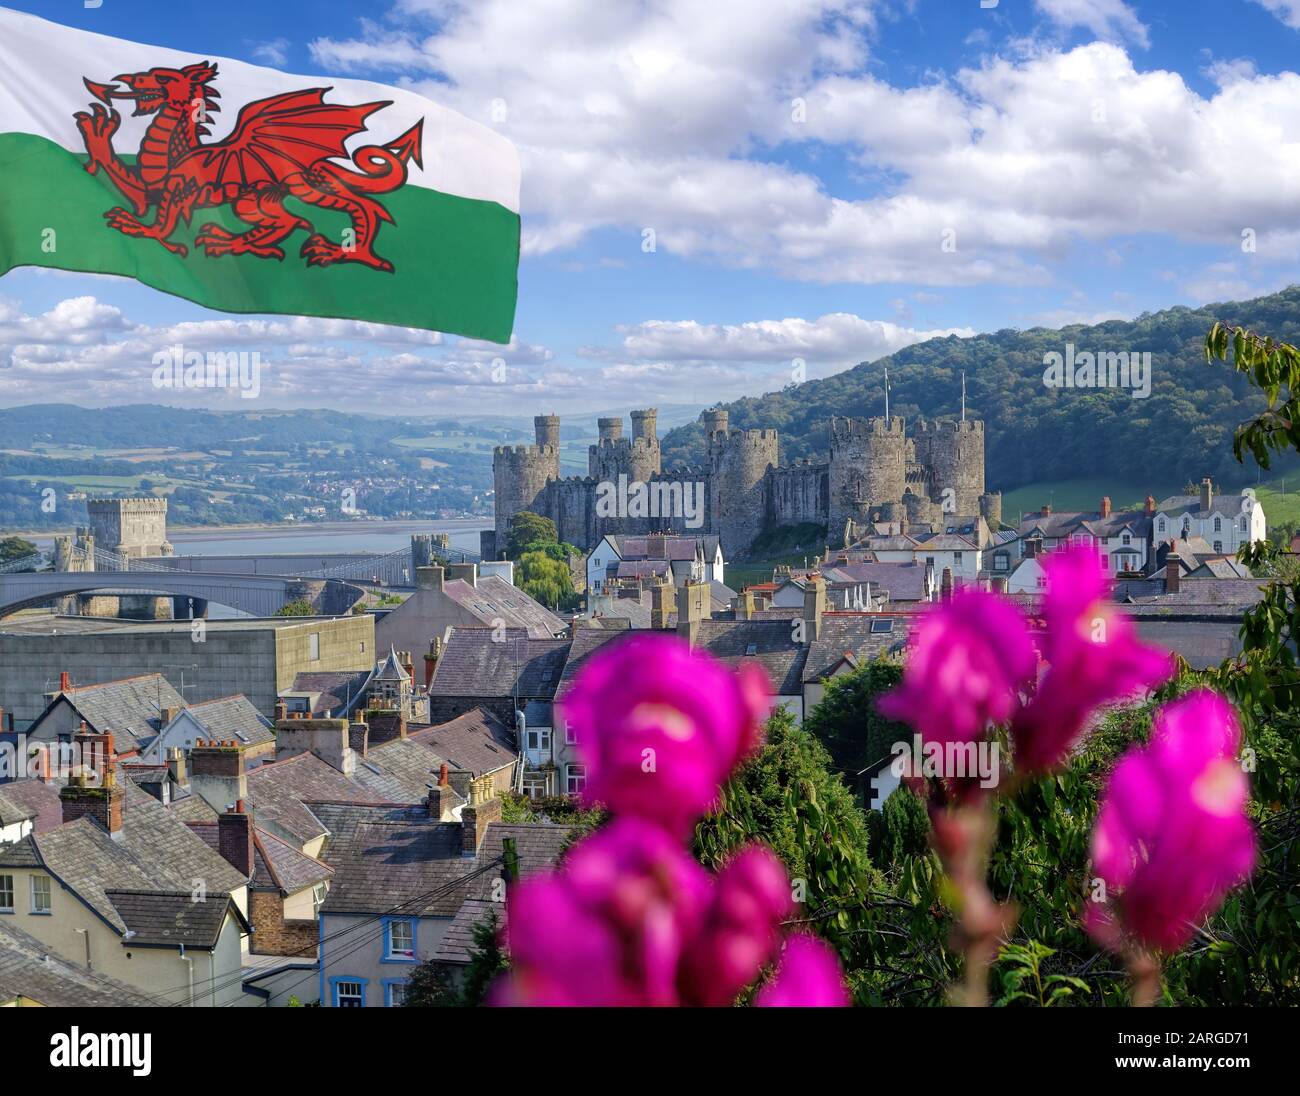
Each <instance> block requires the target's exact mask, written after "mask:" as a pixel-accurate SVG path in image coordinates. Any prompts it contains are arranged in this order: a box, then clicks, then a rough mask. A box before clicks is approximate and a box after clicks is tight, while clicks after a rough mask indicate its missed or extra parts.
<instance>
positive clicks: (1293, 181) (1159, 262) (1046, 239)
mask: <svg viewBox="0 0 1300 1096" xmlns="http://www.w3.org/2000/svg"><path fill="white" fill-rule="evenodd" d="M6 2H7V4H8V6H10V7H15V8H19V9H22V10H26V11H30V12H33V13H35V14H38V15H41V16H43V17H45V18H49V19H53V20H56V21H58V22H62V23H65V24H68V25H72V26H78V27H84V28H86V29H88V30H94V31H96V32H99V33H104V34H109V35H113V36H117V37H123V38H132V39H135V40H138V41H146V42H152V43H157V44H159V45H165V46H170V47H174V48H179V49H185V50H192V51H193V52H195V54H196V55H203V56H225V57H236V58H240V59H243V60H247V61H251V62H254V63H262V64H270V65H273V66H274V67H276V68H280V69H283V70H285V71H290V72H296V73H302V74H311V75H323V76H329V75H343V74H346V75H355V76H363V77H366V78H370V79H375V80H379V81H383V82H388V83H401V84H404V85H408V86H411V87H413V88H415V89H417V90H419V91H421V92H422V93H424V94H426V95H428V96H429V97H430V98H434V99H437V100H439V101H440V102H443V103H445V104H446V105H448V106H451V107H453V108H454V109H457V110H460V111H461V112H462V113H465V114H467V115H469V116H470V117H475V118H477V119H479V120H481V121H484V122H490V123H492V124H494V125H495V126H496V128H498V129H499V130H500V131H501V132H503V133H504V134H506V135H507V136H509V137H510V138H511V139H512V140H513V141H514V142H515V143H516V146H517V147H518V148H519V150H520V155H521V160H522V163H523V169H524V181H523V217H524V242H525V256H524V259H523V261H522V265H521V269H520V297H519V310H518V316H517V320H516V325H515V332H516V342H515V343H514V344H512V345H511V346H510V347H508V348H506V349H504V350H501V349H497V348H491V347H487V346H484V345H482V344H474V343H468V342H465V341H463V340H458V339H455V338H451V337H448V338H446V339H444V340H442V341H441V342H439V343H438V344H436V345H431V346H422V347H421V346H417V347H412V346H411V345H410V344H409V340H406V341H405V342H404V341H403V340H402V339H401V338H397V337H396V336H395V337H394V338H393V339H392V340H387V339H385V338H384V336H383V334H382V333H380V334H378V335H376V333H375V332H374V331H373V330H372V329H360V328H358V329H356V330H348V329H346V328H340V327H339V326H338V325H334V326H333V327H329V326H327V325H319V327H318V328H313V326H312V324H311V323H310V322H304V323H301V324H298V325H292V326H290V325H286V324H285V322H284V321H280V320H277V319H276V318H274V317H268V318H267V321H268V322H267V323H263V324H258V323H256V322H252V323H250V322H248V321H247V320H246V318H232V317H223V316H220V315H219V314H216V313H213V312H209V311H207V310H204V309H201V308H198V307H197V306H193V305H190V304H187V303H186V302H183V301H178V300H175V299H172V298H169V297H167V296H165V295H162V294H159V293H157V292H154V291H152V290H149V289H146V288H144V287H141V286H137V285H134V284H132V283H130V282H126V281H122V280H118V279H107V278H90V277H84V276H73V275H63V274H51V273H37V272H33V271H22V270H20V271H15V272H12V273H10V274H9V275H7V276H5V277H4V278H0V364H3V363H4V362H5V360H6V359H9V361H10V368H9V369H0V403H6V404H17V403H26V402H35V401H37V400H40V401H42V402H44V401H47V400H67V401H69V402H78V403H85V404H99V403H126V402H146V401H152V400H155V399H157V398H158V393H157V392H152V391H150V390H148V389H147V388H145V389H142V387H141V384H140V376H141V372H140V363H141V361H142V360H143V361H146V362H147V360H148V357H149V353H150V347H156V346H162V345H168V342H169V341H174V336H175V334H176V331H177V330H178V328H177V327H176V325H178V324H184V325H187V326H186V327H184V328H182V329H180V330H183V331H185V332H188V333H190V334H191V335H192V336H193V337H194V338H195V339H198V338H199V337H200V336H199V335H198V334H196V333H199V332H202V333H203V336H202V337H204V338H207V339H208V340H209V341H214V340H215V341H218V342H220V343H221V345H223V346H224V347H239V348H242V347H244V346H248V347H250V348H258V349H261V351H262V353H263V355H264V357H265V358H266V360H267V362H268V368H269V371H270V373H271V378H272V379H271V381H270V383H267V384H265V385H264V395H263V397H262V399H263V400H264V401H266V403H267V404H268V405H275V406H322V405H328V406H336V407H344V408H353V409H361V410H384V409H390V410H391V409H392V407H393V397H394V394H395V393H398V392H400V394H401V397H402V404H403V408H402V409H403V410H406V411H413V410H417V409H419V408H420V407H421V405H423V407H424V408H425V409H427V410H428V412H429V413H431V414H442V413H458V414H489V413H501V414H531V413H533V412H534V411H536V410H540V409H542V408H543V407H546V408H548V409H549V408H553V409H556V410H558V411H560V412H561V413H573V414H578V413H581V412H583V411H590V410H592V409H596V408H609V407H616V406H629V405H634V404H638V403H651V402H658V403H683V404H687V403H707V402H711V401H713V400H716V399H723V398H733V397H735V396H739V395H744V394H756V393H758V392H761V391H764V390H768V389H771V388H773V387H776V386H779V385H780V384H783V383H786V382H788V381H789V380H790V379H791V377H792V376H793V375H794V374H793V370H794V365H793V363H795V362H796V361H798V360H801V361H803V362H804V363H805V365H804V370H805V372H804V373H803V374H802V375H806V376H808V377H816V376H824V375H828V374H830V373H834V372H837V371H839V370H841V369H844V368H847V367H849V366H851V365H853V364H855V363H856V362H858V361H862V360H874V359H875V358H877V357H880V356H881V355H883V354H886V353H889V352H891V351H893V350H896V349H898V348H900V347H901V346H904V345H907V344H908V343H910V342H914V341H916V340H918V339H920V338H924V337H928V336H929V335H932V334H935V333H947V332H950V331H951V332H957V333H959V334H968V333H972V332H975V331H984V330H995V329H998V328H1002V327H1010V326H1016V327H1028V326H1034V325H1037V324H1049V325H1058V324H1061V323H1066V322H1086V321H1090V320H1095V319H1101V318H1107V317H1131V316H1135V315H1137V314H1138V313H1140V312H1143V311H1148V310H1155V309H1159V308H1165V307H1169V306H1171V305H1176V304H1189V305H1196V304H1202V303H1206V302H1210V301H1217V300H1226V299H1241V298H1245V297H1249V296H1254V295H1258V294H1262V293H1266V292H1270V291H1272V290H1274V289H1277V288H1280V287H1281V286H1284V285H1287V284H1290V283H1291V282H1292V281H1295V280H1298V279H1297V278H1296V277H1295V273H1294V271H1295V269H1296V261H1297V258H1298V257H1300V185H1297V180H1300V170H1298V169H1300V76H1297V75H1296V74H1295V72H1294V71H1293V64H1294V62H1293V60H1292V59H1293V58H1294V57H1295V56H1296V53H1297V47H1298V46H1300V31H1298V30H1297V29H1295V28H1296V27H1300V0H1179V2H1178V3H1168V2H1166V3H1154V2H1149V0H1131V2H1125V0H998V3H996V4H995V5H994V6H993V7H991V8H984V7H981V4H980V0H781V2H778V0H744V2H741V0H715V2H711V3H709V4H707V5H705V4H699V3H696V2H692V0H661V2H656V3H649V2H647V3H632V2H630V0H628V2H620V0H614V2H611V0H603V2H602V0H535V2H527V0H475V2H473V3H470V4H462V3H461V2H460V0H376V2H373V3H367V4H364V5H362V4H347V3H306V2H301V0H277V2H276V3H274V4H267V3H265V2H262V3H249V2H245V0H228V2H226V3H223V4H221V5H198V4H186V5H171V6H168V5H157V4H152V3H136V2H129V0H103V2H102V4H101V5H100V6H99V7H98V8H84V7H82V6H81V5H80V4H73V3H42V2H32V0H6ZM0 78H2V77H0ZM494 100H501V101H503V102H504V103H505V104H506V105H507V107H508V111H507V116H506V118H505V119H504V120H496V121H494V120H493V119H492V117H491V112H490V108H491V104H492V102H493V101H494ZM798 104H801V107H799V108H798V109H796V107H797V105H798ZM796 114H800V116H799V117H796ZM1247 164H1249V170H1243V168H1244V166H1245V165H1247ZM2 185H3V184H2V183H0V188H2ZM0 193H2V189H0ZM647 228H652V229H653V230H654V232H655V237H656V248H655V250H654V252H653V253H646V252H645V251H643V249H642V239H643V233H644V231H645V229H647ZM1247 230H1249V231H1250V232H1251V233H1252V234H1253V238H1254V240H1255V250H1253V251H1245V250H1243V248H1242V232H1243V231H1247ZM948 232H951V233H952V234H953V239H955V247H953V248H950V249H948V250H945V249H944V248H943V247H942V245H941V237H943V235H944V234H945V233H948ZM277 325H278V326H277ZM497 356H501V357H504V358H505V360H506V362H507V365H508V379H507V382H506V383H505V384H501V383H499V381H500V377H499V376H498V377H497V378H496V379H495V382H494V380H493V378H492V377H491V376H490V368H489V363H490V362H491V360H492V359H493V358H495V357H497ZM322 377H324V379H326V380H327V381H329V382H330V383H326V384H322V383H320V381H321V379H322ZM334 382H337V383H334ZM191 400H193V401H202V400H207V401H208V402H210V403H212V404H213V405H214V406H215V405H221V406H229V403H228V401H226V400H225V399H224V396H223V394H220V393H199V394H197V395H195V396H192V397H191ZM242 409H248V408H247V402H245V403H244V404H243V405H242Z"/></svg>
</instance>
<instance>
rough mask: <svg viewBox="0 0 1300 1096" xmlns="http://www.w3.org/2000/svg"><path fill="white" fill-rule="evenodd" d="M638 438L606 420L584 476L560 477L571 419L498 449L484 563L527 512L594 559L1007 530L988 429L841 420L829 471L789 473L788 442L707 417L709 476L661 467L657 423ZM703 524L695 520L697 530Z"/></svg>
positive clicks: (811, 463) (636, 421)
mask: <svg viewBox="0 0 1300 1096" xmlns="http://www.w3.org/2000/svg"><path fill="white" fill-rule="evenodd" d="M630 417H631V420H632V432H631V435H630V436H625V435H624V432H623V420H622V419H621V418H615V417H602V418H600V419H598V420H597V430H598V434H597V440H596V442H595V443H594V444H592V445H590V446H588V457H587V462H588V468H587V474H586V475H585V476H566V477H562V476H561V475H560V471H559V467H560V466H559V445H560V419H559V417H558V416H556V415H539V416H537V417H536V418H535V419H534V430H535V434H536V439H537V440H536V444H534V445H511V446H498V447H497V448H496V449H495V450H494V451H493V461H492V467H493V481H494V487H495V490H496V521H495V528H494V530H493V531H492V532H489V533H487V534H485V538H484V549H485V551H484V554H485V555H489V556H490V555H495V554H496V549H497V547H498V546H499V547H501V548H504V546H505V540H506V536H507V533H508V530H509V527H510V520H511V518H512V517H514V515H515V514H517V513H519V512H520V511H522V510H529V511H532V512H534V513H538V514H542V515H544V516H545V517H548V518H550V519H551V520H552V521H554V522H555V524H556V528H557V530H558V532H559V535H560V539H561V540H564V541H567V542H569V543H571V544H574V545H577V546H578V547H581V548H587V549H589V548H592V547H594V546H595V545H596V544H598V543H599V542H600V539H601V538H602V537H603V536H605V535H607V534H624V535H638V534H645V533H651V532H707V533H713V534H716V535H718V536H719V537H720V538H721V539H722V544H723V549H724V551H725V552H726V553H727V555H728V556H729V557H731V558H734V559H740V558H744V557H745V556H746V555H747V554H748V552H749V549H750V546H751V545H752V544H753V543H754V540H755V539H756V538H757V537H758V536H759V535H760V534H761V533H763V532H764V531H766V530H768V529H774V528H779V527H781V526H788V525H799V524H805V523H813V524H825V525H826V527H827V537H828V540H830V541H831V542H832V543H834V544H839V543H843V541H844V538H845V536H846V535H848V531H849V530H850V529H851V528H852V527H854V526H858V527H860V526H864V525H866V524H868V523H870V522H876V521H889V522H893V521H905V522H910V523H915V524H924V523H931V524H934V523H941V522H942V521H943V515H945V514H949V515H960V516H966V517H973V516H975V515H977V514H978V515H982V516H983V517H984V518H985V519H986V520H987V521H988V522H989V523H990V524H991V525H994V526H995V527H996V525H997V524H998V523H999V522H1000V521H1001V511H1002V500H1001V495H1000V494H997V493H990V492H987V491H986V490H985V485H984V424H983V423H982V422H980V421H977V420H961V421H956V422H953V421H925V420H919V421H917V422H916V423H915V424H914V425H913V428H912V431H911V433H910V434H909V431H908V428H907V424H906V422H905V420H904V419H903V418H901V417H899V416H894V417H891V418H889V419H888V420H886V419H884V418H844V417H838V416H836V417H833V418H832V419H831V421H830V429H829V435H830V453H829V458H828V459H826V460H821V461H818V460H815V459H813V458H809V457H803V458H800V459H798V460H796V461H794V462H792V463H790V464H786V465H782V464H781V463H780V456H779V447H780V435H779V432H778V431H777V430H772V429H744V430H733V429H731V427H730V422H729V416H728V414H727V412H726V411H722V410H710V411H705V412H704V413H703V414H702V415H701V416H700V421H701V422H702V423H703V425H704V432H705V438H706V442H707V463H706V464H705V465H704V466H702V467H689V466H686V467H680V468H675V469H668V470H665V469H664V468H663V467H662V460H661V452H660V446H659V438H658V434H657V428H656V423H657V412H656V410H655V409H654V408H642V409H638V410H635V411H633V412H631V416H630ZM683 489H685V492H686V495H685V497H686V498H688V499H690V498H691V497H693V495H694V494H698V496H699V497H700V498H702V500H703V502H702V513H701V514H698V515H687V514H679V513H675V512H670V513H664V512H663V511H662V509H656V508H655V506H654V502H653V500H655V499H666V498H674V499H675V498H680V497H682V492H683ZM638 491H642V492H643V493H644V495H645V496H646V497H648V498H649V499H651V500H652V501H651V503H650V504H649V506H648V507H647V508H646V509H645V511H644V512H639V511H638V510H637V509H636V506H635V503H634V504H633V505H632V507H631V508H628V507H626V506H624V507H622V508H620V509H618V510H617V512H611V510H610V508H609V507H608V506H603V504H602V500H603V499H605V498H607V497H613V496H614V495H615V494H617V496H618V497H619V498H626V497H628V496H636V494H637V492H638ZM692 516H693V517H694V520H690V519H691V518H692Z"/></svg>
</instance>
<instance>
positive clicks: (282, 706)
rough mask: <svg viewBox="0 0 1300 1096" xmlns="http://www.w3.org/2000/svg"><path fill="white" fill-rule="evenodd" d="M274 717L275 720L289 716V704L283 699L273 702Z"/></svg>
mask: <svg viewBox="0 0 1300 1096" xmlns="http://www.w3.org/2000/svg"><path fill="white" fill-rule="evenodd" d="M275 718H276V719H277V720H280V719H288V718H289V705H288V704H286V703H285V702H284V701H283V700H277V701H276V702H275Z"/></svg>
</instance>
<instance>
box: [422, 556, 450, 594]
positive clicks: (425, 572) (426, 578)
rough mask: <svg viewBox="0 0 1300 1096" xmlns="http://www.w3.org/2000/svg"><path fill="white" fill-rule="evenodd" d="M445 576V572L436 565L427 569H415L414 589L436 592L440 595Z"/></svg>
mask: <svg viewBox="0 0 1300 1096" xmlns="http://www.w3.org/2000/svg"><path fill="white" fill-rule="evenodd" d="M445 576H446V572H445V571H444V570H443V569H442V568H441V567H440V566H438V564H436V563H435V564H433V565H432V566H429V567H417V568H416V569H415V587H416V589H417V590H437V591H438V592H439V593H441V592H442V588H443V585H444V582H445Z"/></svg>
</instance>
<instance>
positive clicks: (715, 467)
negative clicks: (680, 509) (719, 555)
mask: <svg viewBox="0 0 1300 1096" xmlns="http://www.w3.org/2000/svg"><path fill="white" fill-rule="evenodd" d="M706 414H709V412H706ZM714 414H717V412H714ZM721 414H722V415H723V417H724V420H725V416H726V412H721ZM715 421H716V420H715ZM706 429H707V424H706ZM778 448H779V441H778V436H777V432H776V431H775V430H737V431H735V432H734V433H727V432H726V431H725V430H719V431H714V432H712V433H710V434H709V471H710V482H709V524H710V529H711V531H712V532H714V533H716V534H717V535H718V536H719V537H721V538H722V550H723V552H724V553H725V554H726V556H727V557H728V558H732V559H735V558H740V557H742V556H743V555H744V554H745V553H746V552H748V551H749V546H750V545H751V544H753V542H754V538H755V537H757V536H758V534H759V532H760V531H761V527H762V523H763V518H764V515H765V514H766V512H767V499H766V494H765V489H766V482H767V470H768V468H769V467H772V468H775V467H776V466H777V459H778V453H777V451H778Z"/></svg>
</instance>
